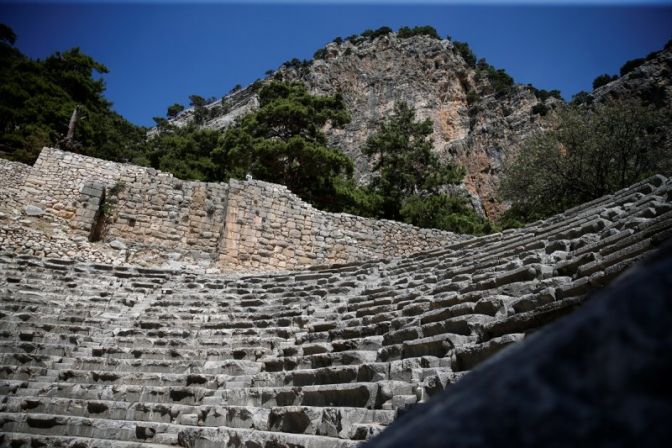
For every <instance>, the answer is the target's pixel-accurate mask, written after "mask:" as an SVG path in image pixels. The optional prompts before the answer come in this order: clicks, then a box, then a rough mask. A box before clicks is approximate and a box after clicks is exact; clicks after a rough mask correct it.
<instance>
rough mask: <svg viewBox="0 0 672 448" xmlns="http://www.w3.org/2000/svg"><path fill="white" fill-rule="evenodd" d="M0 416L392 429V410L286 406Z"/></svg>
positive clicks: (56, 407) (84, 407) (115, 406)
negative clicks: (388, 427) (377, 426)
mask: <svg viewBox="0 0 672 448" xmlns="http://www.w3.org/2000/svg"><path fill="white" fill-rule="evenodd" d="M0 412H3V413H26V414H47V415H58V416H72V417H92V418H96V419H105V420H126V421H137V422H152V423H164V424H176V425H190V426H202V427H203V426H213V427H228V428H243V429H257V430H260V431H279V432H289V433H298V434H312V435H322V436H328V437H335V438H345V439H350V438H353V437H354V436H355V431H352V430H351V431H348V430H343V429H339V428H351V427H352V425H355V424H359V425H369V424H378V425H382V426H386V425H389V424H390V423H392V421H393V420H394V418H395V416H396V411H394V410H380V409H379V410H370V409H362V408H347V407H340V408H333V407H311V406H288V407H274V408H255V407H248V406H188V405H171V406H166V405H163V404H156V403H125V402H118V401H108V400H95V401H87V400H73V399H68V398H55V397H8V399H7V400H6V402H5V403H3V404H1V405H0Z"/></svg>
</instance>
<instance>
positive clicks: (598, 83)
mask: <svg viewBox="0 0 672 448" xmlns="http://www.w3.org/2000/svg"><path fill="white" fill-rule="evenodd" d="M617 79H618V76H616V75H614V76H611V75H608V74H606V73H605V74H603V75H600V76H598V77H597V78H595V79H593V89H597V88H598V87H602V86H604V85H606V84H609V83H610V82H611V81H615V80H617Z"/></svg>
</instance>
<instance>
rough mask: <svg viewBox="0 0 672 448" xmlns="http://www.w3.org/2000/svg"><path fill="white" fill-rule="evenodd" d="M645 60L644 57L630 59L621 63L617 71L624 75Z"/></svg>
mask: <svg viewBox="0 0 672 448" xmlns="http://www.w3.org/2000/svg"><path fill="white" fill-rule="evenodd" d="M645 62H646V59H644V58H637V59H630V60H629V61H627V62H626V63H625V64H623V66H622V67H621V70H620V72H619V73H620V74H621V76H625V75H627V74H628V73H630V72H631V71H633V70H634V69H636V68H637V67H639V66H640V65H642V64H643V63H645Z"/></svg>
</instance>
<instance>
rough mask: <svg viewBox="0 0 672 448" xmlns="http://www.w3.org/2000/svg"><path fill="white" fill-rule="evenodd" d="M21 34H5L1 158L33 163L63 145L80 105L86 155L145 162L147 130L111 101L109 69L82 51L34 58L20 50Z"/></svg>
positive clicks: (0, 71) (0, 58)
mask: <svg viewBox="0 0 672 448" xmlns="http://www.w3.org/2000/svg"><path fill="white" fill-rule="evenodd" d="M15 41H16V36H15V35H14V33H13V31H12V30H11V29H10V28H9V27H7V26H5V25H3V26H2V30H1V32H0V156H3V157H5V158H9V159H11V160H17V161H20V162H25V163H32V162H33V161H34V160H35V159H36V158H37V156H38V155H39V152H40V150H41V149H42V147H43V146H57V145H58V144H59V142H60V141H61V140H63V138H64V137H65V135H66V133H67V130H68V121H69V119H70V116H71V115H72V113H73V110H74V109H75V106H77V105H79V106H80V108H79V111H80V112H79V114H80V119H79V120H78V122H77V131H76V142H77V143H76V146H75V147H74V148H72V149H74V150H76V151H78V152H81V153H83V154H87V155H91V156H94V157H100V158H103V159H108V160H115V161H126V160H130V161H134V162H140V163H142V162H143V158H142V145H143V143H144V135H145V132H146V130H145V129H144V128H141V127H138V126H135V125H133V124H131V123H129V122H128V121H126V120H125V119H124V118H123V117H122V116H121V115H119V114H117V113H115V112H114V111H113V110H112V104H111V103H110V102H109V101H108V100H107V99H105V97H104V96H103V93H104V91H105V82H104V81H103V80H102V79H100V78H99V76H97V75H96V76H94V75H95V74H98V75H100V74H104V73H107V71H108V70H107V68H106V67H105V66H104V65H103V64H101V63H99V62H96V61H95V60H94V59H93V58H91V57H90V56H87V55H86V54H84V53H82V52H81V51H80V50H79V49H78V48H73V49H71V50H68V51H65V52H63V53H60V52H59V53H55V54H53V55H51V56H49V57H48V58H46V59H44V60H33V59H30V58H28V57H26V56H25V55H23V54H22V53H21V52H20V51H19V50H18V49H16V48H15V47H14V43H15Z"/></svg>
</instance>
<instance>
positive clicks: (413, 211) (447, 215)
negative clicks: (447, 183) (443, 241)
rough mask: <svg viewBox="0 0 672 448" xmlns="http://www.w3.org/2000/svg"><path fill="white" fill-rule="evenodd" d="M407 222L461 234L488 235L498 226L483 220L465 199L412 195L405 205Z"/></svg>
mask: <svg viewBox="0 0 672 448" xmlns="http://www.w3.org/2000/svg"><path fill="white" fill-rule="evenodd" d="M401 215H402V216H403V218H404V221H406V222H408V223H411V224H413V225H416V226H419V227H427V228H436V229H444V230H451V231H453V232H458V233H468V234H472V235H484V234H488V233H493V232H496V231H497V230H498V227H497V226H496V225H494V224H493V223H491V222H490V221H488V220H485V219H482V218H480V217H479V216H478V215H476V213H474V210H473V209H472V208H470V207H469V206H468V205H467V203H466V201H465V200H464V199H463V198H457V197H451V196H447V195H440V194H432V195H426V196H422V195H412V196H409V197H408V198H406V199H405V200H404V202H403V204H402V206H401Z"/></svg>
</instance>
